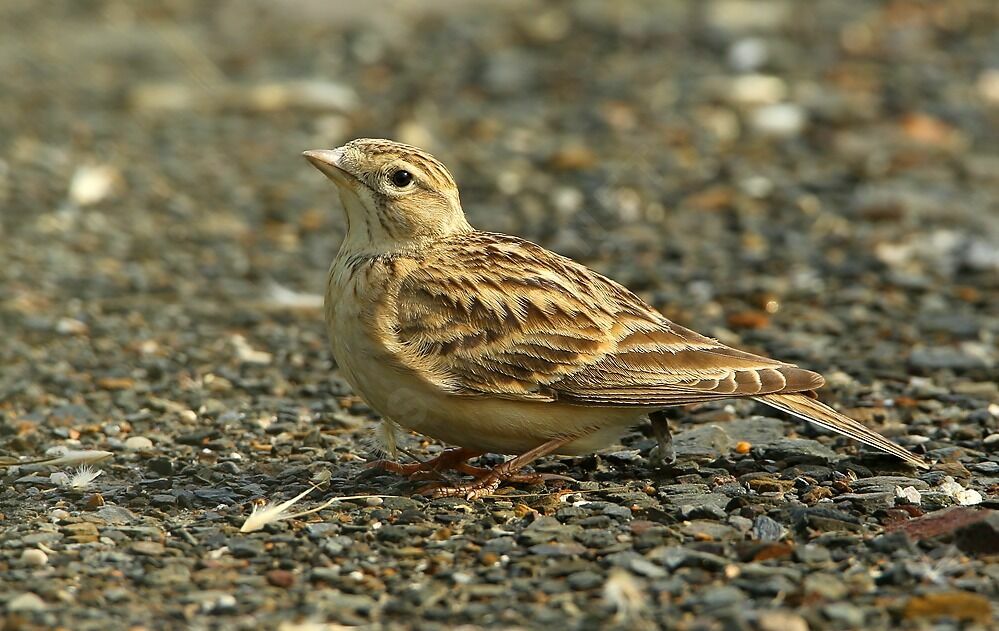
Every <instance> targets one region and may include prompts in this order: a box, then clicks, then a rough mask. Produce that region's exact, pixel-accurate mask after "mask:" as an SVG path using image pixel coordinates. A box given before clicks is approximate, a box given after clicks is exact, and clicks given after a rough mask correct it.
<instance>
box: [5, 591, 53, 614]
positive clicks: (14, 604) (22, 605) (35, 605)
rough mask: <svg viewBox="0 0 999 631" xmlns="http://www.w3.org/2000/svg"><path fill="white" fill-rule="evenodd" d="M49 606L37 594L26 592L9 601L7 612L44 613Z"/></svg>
mask: <svg viewBox="0 0 999 631" xmlns="http://www.w3.org/2000/svg"><path fill="white" fill-rule="evenodd" d="M48 608H49V606H48V605H47V604H46V603H45V601H44V600H42V599H41V598H40V597H39V596H38V595H37V594H33V593H31V592H24V593H23V594H19V595H17V596H14V597H13V598H11V599H10V600H8V601H7V611H8V612H10V613H14V612H19V611H44V610H45V609H48Z"/></svg>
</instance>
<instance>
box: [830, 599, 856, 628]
mask: <svg viewBox="0 0 999 631" xmlns="http://www.w3.org/2000/svg"><path fill="white" fill-rule="evenodd" d="M822 613H824V614H825V615H826V617H827V618H829V619H830V620H832V621H834V622H839V623H841V624H843V625H845V626H846V627H847V628H849V629H861V628H863V627H864V611H863V610H862V609H860V608H859V607H856V606H854V605H851V604H850V603H830V604H828V605H826V606H825V607H823V608H822Z"/></svg>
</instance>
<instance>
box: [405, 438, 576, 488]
mask: <svg viewBox="0 0 999 631" xmlns="http://www.w3.org/2000/svg"><path fill="white" fill-rule="evenodd" d="M577 438H579V437H578V436H566V437H563V438H556V439H554V440H550V441H548V442H547V443H544V444H542V445H539V446H537V447H535V448H534V449H532V450H530V451H527V452H524V453H522V454H520V455H519V456H517V457H516V458H511V459H510V460H507V461H506V462H504V463H502V464H499V465H496V466H495V467H494V468H492V469H485V470H483V471H481V472H479V475H477V476H476V479H475V481H474V482H469V483H468V484H458V485H455V486H446V485H443V484H431V485H429V486H426V487H424V488H422V489H420V492H421V493H424V494H426V495H430V496H431V497H464V498H465V499H467V500H475V499H478V498H480V497H482V496H484V495H489V494H490V493H492V492H493V491H495V490H496V489H498V488H499V485H500V484H501V483H503V482H521V481H522V482H537V481H541V480H543V479H545V477H544V476H543V475H538V474H535V475H531V476H522V475H517V472H518V471H520V470H521V469H522V468H523V467H525V466H527V465H529V464H530V463H532V462H534V461H535V460H537V459H538V458H542V457H544V456H547V455H548V454H550V453H552V452H554V451H556V450H558V448H559V447H561V446H562V445H565V444H566V443H570V442H572V441H574V440H576V439H577ZM469 466H470V465H469ZM471 469H479V467H471ZM466 473H471V474H472V475H476V473H472V472H471V470H470V469H468V470H466Z"/></svg>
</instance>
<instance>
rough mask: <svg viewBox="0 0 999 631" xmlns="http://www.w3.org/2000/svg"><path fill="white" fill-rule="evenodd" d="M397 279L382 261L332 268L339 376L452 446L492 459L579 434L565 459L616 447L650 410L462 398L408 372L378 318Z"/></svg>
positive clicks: (329, 304)
mask: <svg viewBox="0 0 999 631" xmlns="http://www.w3.org/2000/svg"><path fill="white" fill-rule="evenodd" d="M389 284H390V279H389V277H388V274H387V272H386V270H385V269H384V268H383V267H382V266H381V265H380V264H379V263H377V262H375V263H365V264H363V265H356V264H355V265H351V264H350V260H349V259H348V258H347V257H338V258H337V260H336V261H335V262H334V264H333V267H332V268H331V270H330V278H329V285H328V287H327V292H326V309H325V315H326V322H327V326H328V327H329V336H330V346H331V349H332V352H333V356H334V358H335V359H336V361H337V364H338V366H339V368H340V373H341V375H342V376H343V377H344V379H346V381H347V382H348V383H349V384H350V385H351V387H352V388H353V389H354V391H355V392H356V393H357V394H358V395H360V396H361V397H362V398H363V399H364V400H365V401H366V402H367V403H368V405H370V406H371V407H372V408H373V409H374V410H375V411H377V412H378V413H379V414H381V415H382V416H384V417H386V418H389V419H391V420H392V421H394V422H396V423H397V424H399V425H401V426H403V427H405V428H407V429H411V430H413V431H416V432H419V433H421V434H425V435H427V436H430V437H431V438H435V439H437V440H440V441H442V442H444V443H448V444H450V445H457V446H459V447H466V448H468V449H475V450H480V451H487V452H493V453H505V454H517V453H523V452H525V451H528V450H530V449H533V448H534V447H537V446H538V445H541V444H542V443H545V442H547V441H549V440H552V439H554V438H558V437H562V436H567V435H568V436H579V437H580V438H579V439H578V440H576V441H573V442H571V443H568V444H567V445H565V446H564V447H563V448H562V449H561V450H559V452H558V453H562V454H582V453H589V452H592V451H596V450H598V449H601V448H604V447H607V446H609V445H611V444H613V443H614V442H615V441H616V440H617V439H618V438H619V437H620V435H621V434H623V433H624V432H625V431H626V430H627V429H628V428H629V427H630V426H631V425H634V424H636V423H638V422H639V421H640V420H641V418H642V417H643V416H644V414H645V411H643V410H641V409H636V408H596V407H581V406H572V405H566V404H562V403H548V402H529V401H514V400H510V399H500V398H495V397H466V396H455V395H450V394H447V393H444V392H442V391H441V390H440V389H438V388H437V387H436V386H433V385H431V384H430V383H428V382H427V381H425V380H424V379H421V378H420V377H419V376H417V375H416V374H414V373H413V372H411V371H410V370H408V369H406V368H403V367H401V366H400V365H398V364H397V363H396V362H394V361H393V360H392V356H391V353H390V351H389V350H388V349H387V346H386V344H385V343H384V342H383V340H381V339H380V337H379V335H378V332H377V326H376V324H375V321H376V312H377V310H378V308H379V305H380V304H381V302H380V299H382V298H384V293H383V292H385V291H388V290H389V289H388V286H389Z"/></svg>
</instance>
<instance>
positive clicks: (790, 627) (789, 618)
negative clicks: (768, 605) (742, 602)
mask: <svg viewBox="0 0 999 631" xmlns="http://www.w3.org/2000/svg"><path fill="white" fill-rule="evenodd" d="M756 624H757V625H758V626H759V629H760V631H808V623H807V622H805V619H804V618H802V617H801V616H799V615H798V614H796V613H791V612H790V611H780V610H775V611H763V612H760V614H759V616H757V618H756Z"/></svg>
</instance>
